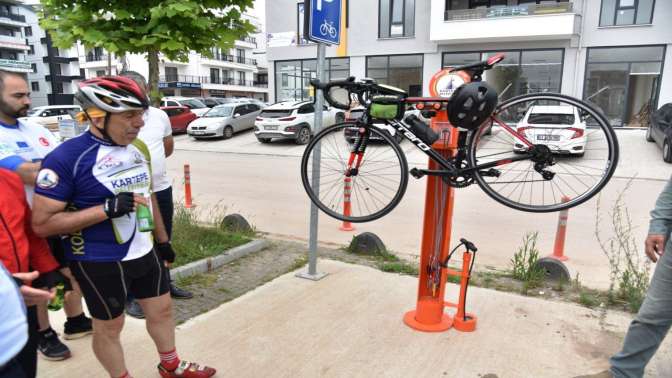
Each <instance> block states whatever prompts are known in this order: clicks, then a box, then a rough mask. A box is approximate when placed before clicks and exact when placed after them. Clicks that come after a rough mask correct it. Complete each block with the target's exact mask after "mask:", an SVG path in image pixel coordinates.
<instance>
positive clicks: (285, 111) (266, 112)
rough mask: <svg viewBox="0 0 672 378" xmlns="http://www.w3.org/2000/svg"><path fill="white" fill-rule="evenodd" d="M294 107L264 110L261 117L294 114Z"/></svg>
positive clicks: (279, 116) (280, 116)
mask: <svg viewBox="0 0 672 378" xmlns="http://www.w3.org/2000/svg"><path fill="white" fill-rule="evenodd" d="M292 111H293V109H276V110H272V109H271V110H269V109H266V110H263V111H262V112H261V114H259V117H261V118H282V117H288V116H290V115H292Z"/></svg>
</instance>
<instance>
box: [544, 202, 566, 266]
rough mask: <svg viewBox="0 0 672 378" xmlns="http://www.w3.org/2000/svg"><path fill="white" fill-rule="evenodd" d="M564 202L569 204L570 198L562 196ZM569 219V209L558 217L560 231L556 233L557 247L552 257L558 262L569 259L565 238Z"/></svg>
mask: <svg viewBox="0 0 672 378" xmlns="http://www.w3.org/2000/svg"><path fill="white" fill-rule="evenodd" d="M562 202H569V197H567V196H562ZM568 218H569V209H565V210H562V211H560V214H559V215H558V230H557V231H556V233H555V245H554V246H553V254H552V255H551V256H549V257H552V258H554V259H556V260H560V261H567V260H569V257H567V256H565V237H566V236H567V219H568Z"/></svg>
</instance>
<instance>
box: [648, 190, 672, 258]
mask: <svg viewBox="0 0 672 378" xmlns="http://www.w3.org/2000/svg"><path fill="white" fill-rule="evenodd" d="M671 225H672V179H670V180H669V181H668V182H667V185H665V188H664V189H663V191H662V192H661V193H660V195H659V196H658V199H657V200H656V205H655V207H654V208H653V210H651V221H650V222H649V234H648V236H647V238H646V241H645V243H644V252H645V253H646V255H647V256H648V257H649V259H651V261H653V262H656V261H657V260H658V257H659V256H662V255H663V251H664V250H665V239H666V238H667V235H668V234H669V233H670V226H671Z"/></svg>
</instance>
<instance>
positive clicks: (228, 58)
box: [204, 54, 257, 66]
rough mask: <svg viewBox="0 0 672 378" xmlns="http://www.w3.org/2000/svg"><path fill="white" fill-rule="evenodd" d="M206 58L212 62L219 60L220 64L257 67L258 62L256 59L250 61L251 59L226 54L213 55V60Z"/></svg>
mask: <svg viewBox="0 0 672 378" xmlns="http://www.w3.org/2000/svg"><path fill="white" fill-rule="evenodd" d="M204 58H205V59H210V60H218V61H220V62H230V63H239V64H247V65H249V66H256V65H257V60H256V59H249V58H245V57H242V56H234V55H225V54H213V55H212V58H208V57H204Z"/></svg>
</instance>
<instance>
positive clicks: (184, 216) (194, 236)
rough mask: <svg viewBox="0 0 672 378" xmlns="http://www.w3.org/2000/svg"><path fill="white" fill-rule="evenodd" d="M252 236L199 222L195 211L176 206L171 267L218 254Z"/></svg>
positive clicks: (247, 240)
mask: <svg viewBox="0 0 672 378" xmlns="http://www.w3.org/2000/svg"><path fill="white" fill-rule="evenodd" d="M210 219H219V218H210ZM252 236H253V235H250V234H249V233H247V234H245V233H236V232H229V231H225V230H222V229H220V228H218V227H214V225H203V224H199V223H198V220H197V213H195V212H193V211H190V210H188V209H184V208H180V207H178V208H177V209H176V211H175V215H174V217H173V238H172V240H171V243H172V245H173V249H175V252H176V255H177V258H176V259H175V263H173V267H177V266H180V265H184V264H187V263H190V262H192V261H196V260H200V259H203V258H206V257H211V256H215V255H218V254H220V253H222V252H223V251H225V250H227V249H231V248H233V247H237V246H239V245H242V244H245V243H247V242H249V241H250V240H252Z"/></svg>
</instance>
